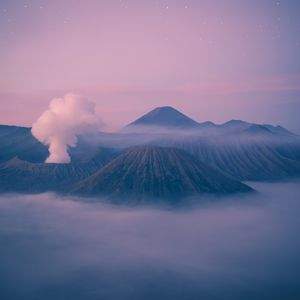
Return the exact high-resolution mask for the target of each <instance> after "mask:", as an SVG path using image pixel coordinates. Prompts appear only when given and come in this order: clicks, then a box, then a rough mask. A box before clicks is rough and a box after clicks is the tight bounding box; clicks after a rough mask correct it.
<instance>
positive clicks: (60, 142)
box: [31, 94, 99, 163]
mask: <svg viewBox="0 0 300 300" xmlns="http://www.w3.org/2000/svg"><path fill="white" fill-rule="evenodd" d="M98 126H99V121H98V119H97V117H96V114H95V103H93V102H91V101H89V100H88V99H86V98H83V97H81V96H79V95H75V94H66V95H65V96H64V97H63V98H54V99H53V100H52V101H51V102H50V105H49V108H48V110H46V111H45V112H43V114H42V115H41V116H40V117H39V118H38V120H37V121H36V122H35V123H34V124H33V125H32V130H31V132H32V134H33V135H34V136H35V137H36V138H37V139H38V140H39V141H40V142H42V143H43V144H45V145H49V152H50V155H49V157H48V158H47V160H46V162H47V163H69V162H70V160H71V158H70V156H69V154H68V151H67V147H68V146H72V147H75V146H76V143H77V135H79V134H83V133H87V132H90V131H93V130H95V129H96V128H97V127H98Z"/></svg>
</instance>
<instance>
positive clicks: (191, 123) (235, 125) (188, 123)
mask: <svg viewBox="0 0 300 300" xmlns="http://www.w3.org/2000/svg"><path fill="white" fill-rule="evenodd" d="M154 128H161V129H170V130H172V129H173V130H188V129H190V130H194V131H195V132H197V131H198V132H201V131H202V132H204V133H206V134H207V135H209V134H226V133H235V132H242V133H243V132H244V131H245V133H247V134H262V135H263V134H268V133H271V134H282V135H294V134H293V133H292V132H290V131H289V130H287V129H286V128H284V127H282V126H280V125H277V126H273V125H270V124H255V123H249V122H245V121H242V120H230V121H227V122H225V123H223V124H215V123H213V122H211V121H204V122H197V121H195V120H193V119H192V118H190V117H188V116H186V115H185V114H183V113H181V112H180V111H178V110H177V109H175V108H173V107H171V106H162V107H157V108H155V109H153V110H151V111H150V112H148V113H146V114H144V115H143V116H141V117H139V118H138V119H136V120H135V121H133V122H131V123H129V124H128V125H126V126H125V127H124V128H123V131H124V132H131V131H133V132H147V131H148V132H149V130H153V129H154Z"/></svg>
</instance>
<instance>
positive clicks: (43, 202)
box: [0, 182, 300, 300]
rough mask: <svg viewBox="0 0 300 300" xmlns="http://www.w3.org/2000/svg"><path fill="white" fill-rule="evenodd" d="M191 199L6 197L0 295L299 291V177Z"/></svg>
mask: <svg viewBox="0 0 300 300" xmlns="http://www.w3.org/2000/svg"><path fill="white" fill-rule="evenodd" d="M251 186H253V187H254V188H255V189H256V190H258V191H259V193H256V194H251V195H248V196H243V198H242V199H239V200H242V201H238V199H236V198H232V199H230V198H229V199H227V201H219V202H217V203H214V204H209V205H208V204H207V203H206V204H205V205H200V206H198V207H192V208H191V207H190V208H185V209H174V210H170V209H169V210H167V209H160V208H145V207H143V208H126V207H124V206H123V207H118V206H109V205H105V204H101V203H81V202H78V201H72V200H71V199H65V198H63V199H61V198H59V197H58V196H56V195H54V194H40V195H15V196H11V195H10V196H2V197H0V298H1V299H5V300H10V299H22V300H27V299H30V300H34V299H39V300H40V299H42V300H52V299H53V300H54V299H55V300H61V299H72V300H77V299H80V300H81V299H82V300H83V299H84V300H89V299H101V300H105V299H109V300H112V299H131V300H132V299H143V300H144V299H146V300H147V299H163V300H167V299H180V300H182V299H197V300H199V299H204V300H210V299H222V300H224V299H230V300H234V299H239V300H240V299H243V300H247V299H249V300H250V299H251V300H253V299H264V300H265V299H270V300H271V299H272V300H275V299H280V300H282V299H285V300H289V299H299V298H300V278H299V267H300V240H299V228H300V200H299V195H300V185H299V182H293V183H280V184H279V183H276V184H265V183H259V184H252V185H251Z"/></svg>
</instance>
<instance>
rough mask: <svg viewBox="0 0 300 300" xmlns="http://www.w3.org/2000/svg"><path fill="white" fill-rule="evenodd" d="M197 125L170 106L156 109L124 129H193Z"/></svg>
mask: <svg viewBox="0 0 300 300" xmlns="http://www.w3.org/2000/svg"><path fill="white" fill-rule="evenodd" d="M198 125H199V124H198V123H197V122H196V121H194V120H193V119H191V118H189V117H188V116H186V115H185V114H183V113H181V112H180V111H178V110H177V109H175V108H173V107H171V106H162V107H157V108H155V109H153V110H151V111H150V112H148V113H147V114H145V115H143V116H142V117H140V118H138V119H137V120H135V121H134V122H132V123H130V124H129V125H127V126H126V127H127V128H128V127H136V126H153V127H154V126H155V127H167V128H194V127H197V126H198Z"/></svg>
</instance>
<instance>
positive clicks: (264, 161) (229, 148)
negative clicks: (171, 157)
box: [160, 134, 300, 181]
mask: <svg viewBox="0 0 300 300" xmlns="http://www.w3.org/2000/svg"><path fill="white" fill-rule="evenodd" d="M160 145H171V146H172V147H176V148H179V149H183V150H185V151H187V152H188V153H190V154H192V155H193V156H195V157H196V158H197V159H199V160H201V161H203V162H205V163H207V164H209V165H210V166H212V167H214V168H217V169H219V170H222V171H223V172H226V173H227V174H230V175H231V176H233V177H235V178H237V179H238V180H255V181H257V180H258V181H260V180H263V181H268V180H280V179H286V178H289V177H299V176H300V140H296V139H290V138H286V139H280V140H279V141H278V140H273V138H271V139H270V140H268V139H262V138H261V136H260V135H259V136H258V137H257V135H256V134H254V135H252V137H251V138H249V136H246V137H245V136H243V135H242V136H240V135H238V136H235V135H234V136H225V137H223V138H220V137H208V138H195V139H182V140H181V141H180V139H177V140H172V141H168V140H167V139H164V140H161V141H160Z"/></svg>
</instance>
